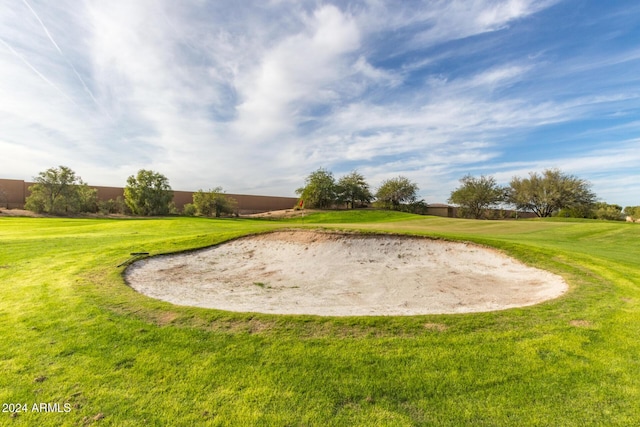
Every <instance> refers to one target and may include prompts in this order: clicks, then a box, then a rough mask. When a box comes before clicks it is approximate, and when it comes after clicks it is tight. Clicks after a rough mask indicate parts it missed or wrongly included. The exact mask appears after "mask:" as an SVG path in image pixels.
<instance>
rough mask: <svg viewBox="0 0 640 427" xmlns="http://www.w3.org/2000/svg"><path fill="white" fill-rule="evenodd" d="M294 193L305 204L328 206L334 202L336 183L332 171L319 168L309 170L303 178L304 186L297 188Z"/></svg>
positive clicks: (315, 206) (316, 206) (318, 206)
mask: <svg viewBox="0 0 640 427" xmlns="http://www.w3.org/2000/svg"><path fill="white" fill-rule="evenodd" d="M296 194H299V195H300V198H301V199H302V200H304V203H305V205H307V206H309V207H314V208H320V209H323V208H329V207H331V206H333V205H334V204H335V203H336V183H335V180H334V178H333V173H331V172H329V171H328V170H326V169H323V168H320V169H318V170H316V171H315V172H311V174H309V176H308V177H307V179H306V180H305V186H304V187H301V188H298V189H297V190H296Z"/></svg>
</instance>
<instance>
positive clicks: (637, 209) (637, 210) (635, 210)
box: [622, 206, 640, 220]
mask: <svg viewBox="0 0 640 427" xmlns="http://www.w3.org/2000/svg"><path fill="white" fill-rule="evenodd" d="M622 213H623V214H625V215H626V216H630V217H631V218H633V220H637V219H640V206H626V207H625V208H624V211H622Z"/></svg>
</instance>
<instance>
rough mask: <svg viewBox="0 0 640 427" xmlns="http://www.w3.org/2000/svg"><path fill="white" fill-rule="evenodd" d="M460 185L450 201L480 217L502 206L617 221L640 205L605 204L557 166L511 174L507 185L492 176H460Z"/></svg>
mask: <svg viewBox="0 0 640 427" xmlns="http://www.w3.org/2000/svg"><path fill="white" fill-rule="evenodd" d="M460 184H461V185H460V186H459V187H458V188H456V189H455V190H453V191H452V192H451V196H450V197H449V200H448V201H449V203H453V204H455V205H458V206H459V207H460V210H461V213H462V215H463V216H467V217H471V218H477V219H478V218H483V217H484V216H485V215H486V213H487V211H488V210H490V209H496V208H499V207H501V206H503V205H510V206H514V207H515V208H516V209H517V210H518V211H526V212H534V213H535V214H536V215H537V216H538V217H549V216H552V215H555V216H564V217H573V218H597V219H608V220H620V219H622V217H623V215H629V216H632V214H633V213H634V212H636V209H638V210H640V208H639V207H633V206H627V207H626V208H624V210H623V209H622V206H619V205H615V204H608V203H606V202H599V201H597V198H596V194H595V193H594V192H593V191H592V190H591V184H590V183H589V182H588V181H586V180H584V179H581V178H578V177H576V176H574V175H570V174H566V173H563V172H562V171H560V170H559V169H546V170H544V171H543V172H542V173H537V172H530V173H529V176H528V177H526V178H521V177H517V176H516V177H513V178H512V179H511V181H510V182H509V185H507V186H504V187H503V186H500V185H498V184H497V182H496V180H495V178H494V177H492V176H484V175H483V176H480V177H473V176H471V175H466V176H464V177H463V178H461V179H460Z"/></svg>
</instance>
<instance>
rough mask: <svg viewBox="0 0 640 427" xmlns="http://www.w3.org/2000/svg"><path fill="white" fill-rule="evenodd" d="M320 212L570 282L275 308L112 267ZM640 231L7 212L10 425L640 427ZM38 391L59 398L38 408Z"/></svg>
mask: <svg viewBox="0 0 640 427" xmlns="http://www.w3.org/2000/svg"><path fill="white" fill-rule="evenodd" d="M312 221H313V223H312ZM314 224H321V225H322V226H323V227H327V228H339V229H358V230H363V231H367V232H394V233H410V234H420V235H429V236H434V237H439V238H450V239H461V240H468V241H475V242H478V243H481V244H486V245H492V246H495V247H498V248H500V249H502V250H504V251H506V252H507V253H509V254H511V255H514V256H516V257H518V258H520V259H522V260H523V261H525V262H527V263H531V264H535V265H537V266H541V267H543V268H547V269H549V270H552V271H554V272H557V273H559V274H562V275H563V276H564V277H565V278H566V279H567V280H568V281H569V283H570V285H571V290H570V292H569V293H568V294H566V295H565V296H563V297H561V298H559V299H557V300H554V301H550V302H547V303H545V304H541V305H538V306H533V307H527V308H522V309H512V310H505V311H500V312H493V313H478V314H465V315H441V316H411V317H352V318H322V317H314V316H269V315H261V314H250V313H229V312H223V311H217V310H205V309H196V308H189V307H179V306H174V305H171V304H168V303H164V302H160V301H155V300H152V299H150V298H147V297H144V296H142V295H139V294H137V293H135V292H133V291H132V290H131V289H130V288H128V287H127V286H126V285H125V284H124V282H123V280H122V277H121V272H122V268H116V266H117V265H118V264H120V263H121V262H123V261H125V260H126V259H127V258H128V256H129V253H130V252H139V251H148V252H151V254H159V253H166V252H173V251H181V250H188V249H192V248H195V247H203V246H208V245H212V244H216V243H219V242H222V241H224V240H228V239H231V238H234V237H237V236H240V235H244V234H249V233H257V232H263V231H268V230H271V229H274V228H278V227H294V226H295V227H298V226H299V227H314V226H316V225H314ZM639 238H640V227H639V226H637V225H634V224H625V223H610V222H592V221H579V222H575V221H572V222H569V221H504V222H499V221H495V222H494V221H491V222H490V221H467V220H454V219H446V218H435V217H417V216H412V215H404V214H396V213H392V214H388V213H384V212H346V213H345V212H330V213H320V214H316V215H315V216H309V217H306V218H305V220H304V223H298V222H296V221H295V220H289V221H273V220H269V221H259V220H208V219H197V218H170V219H150V220H95V219H34V218H3V219H0V245H1V246H0V403H2V404H3V406H4V408H3V409H7V410H8V409H9V406H8V405H9V404H21V405H22V404H26V405H27V409H28V411H26V412H18V413H17V414H12V413H10V412H3V413H0V425H15V426H31V425H40V426H60V425H93V424H95V425H113V426H139V425H176V426H191V425H211V426H214V425H230V426H231V425H234V426H235V425H336V426H340V425H372V426H373V425H389V426H402V425H407V426H408V425H452V426H459V425H486V426H501V425H518V426H521V425H545V426H546V425H563V426H589V425H594V426H596V425H621V426H623V425H635V424H638V423H640V403H638V402H640V357H638V355H639V354H640V340H638V336H640V289H639V287H640V268H639V267H640V260H639V259H638V257H637V254H638V253H639V252H640V251H639V249H640V248H639V244H638V242H639ZM309 274H313V272H309ZM41 403H49V404H50V406H49V408H50V409H56V408H57V407H55V406H54V404H58V405H59V408H60V411H62V412H35V411H33V405H34V404H41ZM65 404H68V406H66V407H65V406H64V405H65ZM66 408H68V409H69V412H64V410H65V409H66Z"/></svg>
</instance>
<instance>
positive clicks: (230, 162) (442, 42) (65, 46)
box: [0, 0, 640, 206]
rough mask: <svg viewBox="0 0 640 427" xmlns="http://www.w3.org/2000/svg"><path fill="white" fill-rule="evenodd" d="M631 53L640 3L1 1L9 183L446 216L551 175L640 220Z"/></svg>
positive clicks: (0, 117)
mask: <svg viewBox="0 0 640 427" xmlns="http://www.w3.org/2000/svg"><path fill="white" fill-rule="evenodd" d="M639 41H640V3H638V2H636V1H607V2H596V1H579V0H464V1H456V0H446V1H445V0H440V1H439V0H430V1H418V0H411V1H402V2H397V1H394V2H391V1H384V0H360V1H335V2H329V1H320V0H317V1H293V0H272V1H265V0H256V1H250V0H246V1H241V2H238V1H225V0H217V1H204V0H191V1H188V0H183V1H179V2H177V1H169V0H167V1H162V0H136V1H130V0H111V1H90V0H88V1H83V2H78V1H76V0H73V1H67V0H56V1H55V2H54V1H44V0H42V1H35V0H11V1H9V0H0V153H2V155H1V156H0V177H3V178H14V179H25V180H29V179H31V178H32V177H33V176H35V175H37V174H38V172H40V171H42V170H45V169H47V168H49V167H52V166H58V165H65V166H69V167H71V168H72V169H73V170H74V171H76V173H77V174H78V175H80V176H81V177H82V178H83V180H84V181H86V182H88V183H89V184H93V185H113V186H124V185H125V182H126V178H127V177H128V176H129V175H133V174H135V173H136V172H137V170H139V169H142V168H144V169H153V170H155V171H158V172H161V173H163V174H164V175H166V176H167V177H168V178H169V181H170V183H171V185H172V187H173V188H174V189H176V190H197V189H199V188H203V189H208V188H213V187H216V186H222V187H223V188H224V189H225V190H226V191H227V192H230V193H246V194H263V195H280V196H293V195H294V191H295V189H296V188H298V187H300V186H302V185H303V183H304V178H305V177H306V176H307V175H308V174H309V173H310V172H312V171H314V170H316V169H317V168H319V167H324V168H326V169H329V170H331V171H332V172H333V173H334V175H335V176H336V178H339V177H340V176H341V175H343V174H346V173H348V172H350V171H351V170H354V169H357V170H358V171H359V172H360V173H362V174H363V175H364V176H365V177H366V178H367V179H368V181H369V183H370V184H371V186H372V187H373V188H374V189H375V188H376V187H377V186H378V185H379V184H380V183H381V182H382V181H383V180H384V179H387V178H391V177H395V176H398V175H404V176H407V177H409V178H410V179H412V180H413V181H415V182H416V183H417V184H418V185H419V187H420V195H421V197H423V198H424V199H425V200H426V201H427V202H428V203H436V202H445V201H446V200H447V198H448V197H449V194H450V192H451V191H452V190H453V189H455V188H456V187H457V186H458V184H459V183H458V180H459V179H460V178H461V177H462V176H464V175H466V174H472V175H475V176H479V175H482V174H484V175H492V176H494V177H495V178H496V179H497V180H498V182H499V183H501V184H507V183H508V182H509V180H510V179H511V177H513V176H526V175H527V174H528V173H529V172H535V171H542V170H544V169H545V168H553V167H556V168H559V169H561V170H562V171H564V172H566V173H570V174H574V175H576V176H578V177H580V178H584V179H587V180H589V181H590V182H591V183H592V184H593V190H594V191H595V192H596V194H597V195H598V197H599V198H600V199H601V200H604V201H607V202H609V203H617V204H620V205H622V206H627V205H640V43H639Z"/></svg>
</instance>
